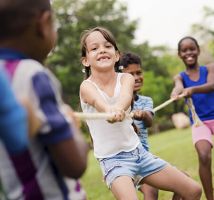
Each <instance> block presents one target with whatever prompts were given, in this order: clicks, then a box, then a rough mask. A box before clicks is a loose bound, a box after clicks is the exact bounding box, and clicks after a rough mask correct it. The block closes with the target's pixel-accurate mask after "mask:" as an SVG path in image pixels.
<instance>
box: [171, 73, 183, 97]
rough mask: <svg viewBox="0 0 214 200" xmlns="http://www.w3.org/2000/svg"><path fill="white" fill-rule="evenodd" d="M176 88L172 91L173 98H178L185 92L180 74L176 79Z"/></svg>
mask: <svg viewBox="0 0 214 200" xmlns="http://www.w3.org/2000/svg"><path fill="white" fill-rule="evenodd" d="M174 84H175V86H174V88H173V89H172V92H171V95H170V96H171V98H178V96H179V95H180V94H182V92H183V90H184V86H183V82H182V77H181V76H180V75H179V74H178V75H176V76H175V77H174Z"/></svg>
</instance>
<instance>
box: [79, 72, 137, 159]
mask: <svg viewBox="0 0 214 200" xmlns="http://www.w3.org/2000/svg"><path fill="white" fill-rule="evenodd" d="M122 75H123V74H122V73H118V75H117V83H116V86H115V89H114V95H113V96H112V97H109V96H108V95H107V94H106V93H104V92H103V91H102V90H100V89H99V87H98V86H97V85H96V84H95V83H94V82H92V81H91V80H85V81H90V82H91V83H92V84H93V85H94V86H95V87H96V89H97V91H98V92H99V93H100V94H101V96H102V97H103V100H104V101H106V102H107V103H109V104H114V103H116V102H117V100H118V98H119V94H120V89H121V82H120V79H121V77H122ZM80 100H81V98H80ZM81 107H82V110H83V112H86V113H95V112H98V111H97V110H96V109H95V108H94V107H92V106H91V105H89V104H87V103H84V102H83V101H82V100H81ZM130 110H131V108H130V109H129V111H130ZM86 122H87V125H88V127H89V131H90V134H91V137H92V139H93V145H94V155H95V157H96V158H106V157H112V156H114V155H116V154H118V153H120V152H122V151H126V152H128V151H132V150H133V149H135V148H136V147H137V146H138V144H139V143H140V141H139V138H138V136H137V134H136V133H135V131H134V128H133V126H132V119H131V118H126V119H124V120H123V121H122V122H116V123H113V124H111V123H109V122H107V121H106V120H104V119H96V120H86Z"/></svg>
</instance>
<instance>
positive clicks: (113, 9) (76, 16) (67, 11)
mask: <svg viewBox="0 0 214 200" xmlns="http://www.w3.org/2000/svg"><path fill="white" fill-rule="evenodd" d="M53 7H54V10H55V15H56V20H57V21H56V26H57V28H58V35H59V36H58V43H57V47H56V48H55V50H54V53H53V54H51V55H50V57H49V58H48V61H47V64H48V65H49V66H50V67H51V69H52V70H53V71H54V72H55V74H56V75H57V76H58V78H59V79H60V81H61V82H62V86H63V90H64V94H65V95H64V96H65V99H66V101H67V102H68V103H70V104H71V105H72V106H73V107H74V108H76V107H77V106H78V99H79V97H78V93H79V86H80V83H81V81H82V80H83V77H84V76H83V73H82V68H83V66H82V64H81V62H80V34H81V32H82V31H83V30H85V29H89V28H92V27H95V26H104V27H106V28H108V29H109V30H110V31H112V33H113V34H114V36H115V38H116V40H117V42H118V44H119V45H118V46H119V48H121V49H131V46H132V40H133V38H134V31H135V30H136V25H137V24H136V21H129V20H128V17H127V8H126V6H125V5H122V4H120V3H119V2H117V1H116V0H106V1H100V0H82V1H79V0H78V1H77V0H55V1H54V2H53Z"/></svg>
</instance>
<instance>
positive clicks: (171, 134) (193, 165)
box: [82, 128, 214, 200]
mask: <svg viewBox="0 0 214 200" xmlns="http://www.w3.org/2000/svg"><path fill="white" fill-rule="evenodd" d="M149 143H150V148H151V152H152V153H153V154H155V155H157V156H159V157H161V158H163V159H164V160H166V161H168V162H169V163H171V164H172V165H174V166H176V167H177V168H178V169H181V170H184V171H186V172H187V173H188V174H189V175H190V176H191V177H192V178H193V179H195V180H196V181H197V182H199V183H200V180H199V176H198V161H197V154H196V152H195V150H194V147H193V145H192V139H191V130H190V128H188V129H182V130H175V129H173V130H170V131H166V132H163V133H159V134H155V135H151V136H150V137H149ZM212 158H213V155H212ZM212 169H214V163H212ZM82 185H83V187H84V188H85V190H86V192H87V196H88V200H113V199H114V197H113V195H112V194H111V192H110V191H109V190H108V189H107V187H106V185H105V183H104V182H103V179H102V174H101V170H100V168H99V165H98V162H97V160H96V159H95V158H94V156H93V152H90V154H89V160H88V169H87V171H86V173H85V174H84V176H83V178H82ZM138 196H139V199H143V197H142V195H141V194H140V192H138ZM171 197H172V193H170V192H166V191H160V192H159V200H170V199H171ZM201 199H202V200H205V197H204V194H203V196H202V198H201Z"/></svg>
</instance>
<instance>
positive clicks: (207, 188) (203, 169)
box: [195, 140, 214, 200]
mask: <svg viewBox="0 0 214 200" xmlns="http://www.w3.org/2000/svg"><path fill="white" fill-rule="evenodd" d="M195 148H196V151H197V153H198V161H199V175H200V179H201V183H202V185H203V189H204V193H205V196H206V198H207V200H214V198H213V183H212V170H211V163H212V159H211V150H212V147H211V144H210V143H209V142H208V141H206V140H200V141H198V142H197V143H196V145H195Z"/></svg>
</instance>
